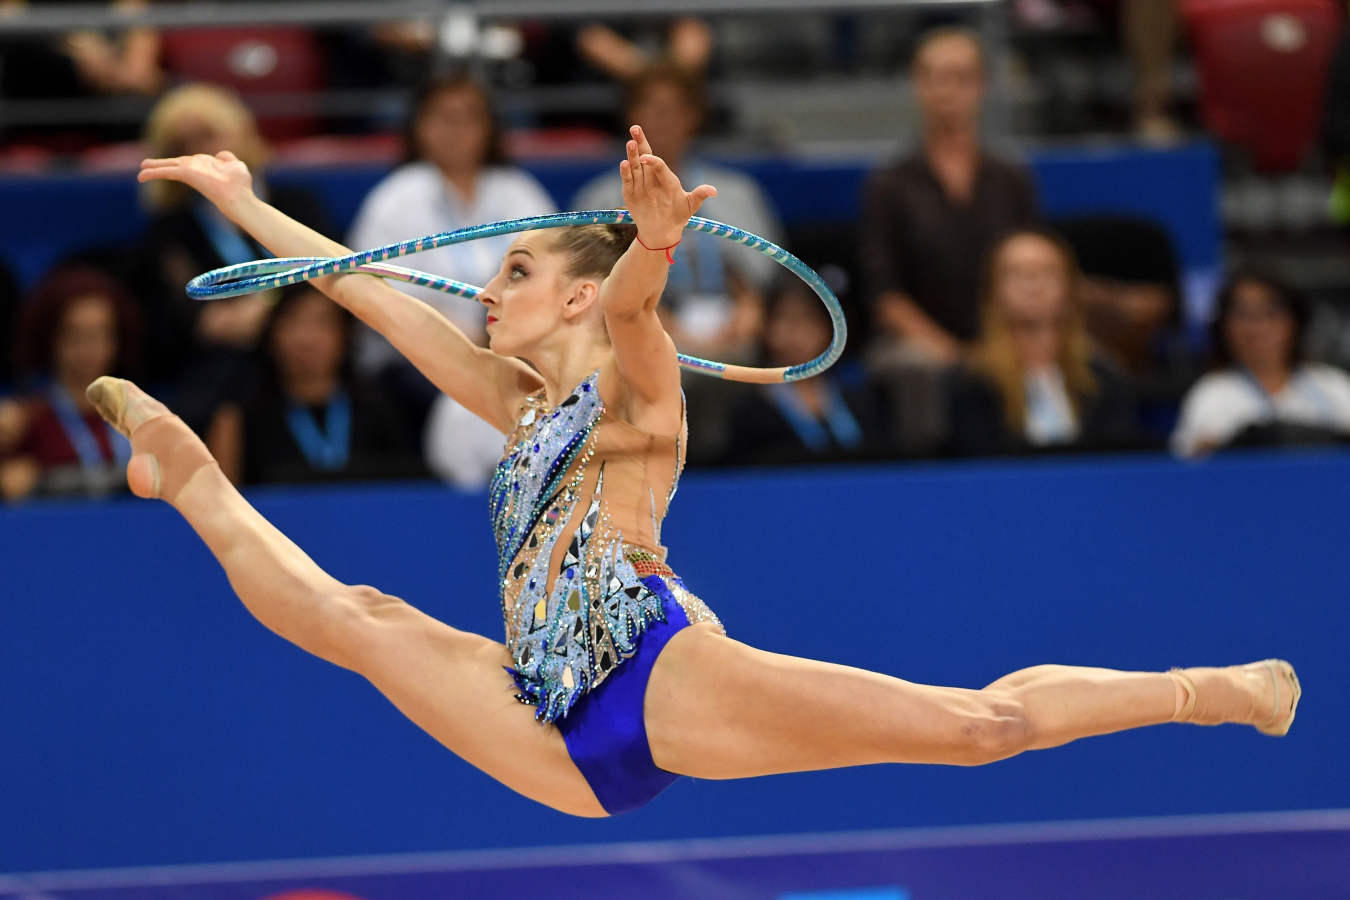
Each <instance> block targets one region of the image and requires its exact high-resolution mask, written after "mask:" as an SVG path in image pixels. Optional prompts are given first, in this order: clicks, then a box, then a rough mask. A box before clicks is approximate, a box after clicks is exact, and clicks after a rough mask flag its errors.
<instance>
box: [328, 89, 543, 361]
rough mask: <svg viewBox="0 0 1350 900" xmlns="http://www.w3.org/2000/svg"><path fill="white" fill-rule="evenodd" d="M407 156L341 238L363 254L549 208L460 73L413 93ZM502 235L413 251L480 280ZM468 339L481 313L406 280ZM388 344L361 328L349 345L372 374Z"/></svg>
mask: <svg viewBox="0 0 1350 900" xmlns="http://www.w3.org/2000/svg"><path fill="white" fill-rule="evenodd" d="M404 139H405V145H406V148H407V149H406V158H405V161H404V163H403V164H402V165H400V166H399V167H398V168H397V169H395V170H394V171H393V172H390V173H389V174H388V175H387V176H385V178H384V179H383V180H381V181H380V183H379V184H377V185H375V187H374V188H373V189H372V190H371V192H370V193H369V194H368V195H367V196H366V199H365V200H364V201H363V202H362V204H361V208H360V209H359V210H358V211H357V213H356V219H355V220H354V221H353V223H352V227H351V232H350V234H349V236H348V238H349V240H348V243H350V244H351V246H353V247H356V248H359V249H362V250H367V249H370V248H371V247H378V246H381V245H383V244H389V243H392V242H394V241H403V240H408V239H410V238H416V237H421V236H422V235H426V234H432V233H435V232H439V231H449V230H451V229H453V228H462V227H464V226H467V225H481V224H483V223H485V222H496V221H500V220H502V219H515V218H520V217H521V216H540V215H546V214H548V213H553V212H557V207H555V206H554V204H553V201H552V200H551V199H550V198H549V195H548V193H547V192H545V190H544V188H543V187H542V186H541V185H540V184H539V182H538V181H536V180H535V179H534V176H532V175H530V174H529V173H528V172H526V171H524V170H523V169H520V168H517V167H515V166H512V165H509V164H508V163H507V161H506V156H505V154H504V152H503V151H502V145H501V134H500V132H499V129H498V127H497V122H496V119H495V118H494V116H493V114H492V108H491V105H490V102H489V98H488V94H487V91H486V90H485V89H484V87H483V86H482V85H481V84H479V83H478V82H477V81H474V80H473V79H471V78H468V77H466V76H451V77H442V78H439V79H436V80H433V81H431V82H428V83H427V84H426V85H424V86H423V87H421V88H420V89H419V90H418V91H417V93H416V95H415V96H414V97H413V99H412V103H411V106H410V109H409V118H408V125H407V130H406V133H405V135H404ZM510 244H511V236H510V235H502V236H500V237H496V238H487V239H484V240H479V241H470V242H469V243H467V244H457V245H455V246H452V247H443V248H441V249H439V250H431V251H428V252H426V253H421V254H418V256H417V257H416V259H415V260H413V264H414V265H415V266H416V267H417V268H419V269H423V270H425V271H427V272H431V273H433V274H436V275H443V276H447V277H450V278H455V279H458V280H459V281H467V282H469V283H471V284H479V285H481V284H485V283H486V282H487V281H488V280H489V279H491V278H492V276H493V275H494V274H496V271H497V265H498V263H499V262H500V260H501V258H502V255H503V254H504V253H505V252H506V248H507V247H508V246H510ZM405 290H406V291H407V292H408V293H410V294H413V295H414V296H416V297H418V298H419V299H422V300H425V301H426V302H428V303H430V304H431V305H432V306H434V307H435V308H436V309H438V310H439V311H440V312H441V313H442V314H443V315H445V316H446V318H448V319H450V320H451V321H452V322H454V323H455V325H457V326H458V327H459V328H460V330H462V331H463V332H464V333H465V334H467V335H468V336H469V337H470V338H472V339H474V340H475V341H476V342H479V343H481V342H482V340H483V339H484V331H483V310H482V309H481V307H480V306H479V305H478V304H476V303H468V302H465V301H464V300H463V299H461V298H457V297H451V296H449V295H448V294H443V293H440V292H439V291H432V290H428V289H425V288H419V287H416V286H413V285H408V286H407V287H406V288H405ZM401 359H402V358H401V357H400V356H399V355H398V353H397V352H396V351H395V350H394V349H393V348H392V347H391V346H389V342H388V341H386V340H385V339H384V338H382V337H380V336H379V335H377V334H376V333H375V332H373V331H371V330H369V329H366V330H365V331H364V332H363V333H362V334H361V336H360V337H359V339H358V341H357V365H358V366H359V367H360V368H361V369H363V370H365V371H367V372H374V371H377V370H379V369H382V368H384V367H385V366H387V365H389V364H391V363H394V362H396V361H401Z"/></svg>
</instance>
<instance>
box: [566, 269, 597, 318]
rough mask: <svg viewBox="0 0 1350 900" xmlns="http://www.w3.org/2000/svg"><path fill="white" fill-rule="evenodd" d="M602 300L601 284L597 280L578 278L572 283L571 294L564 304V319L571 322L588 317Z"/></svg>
mask: <svg viewBox="0 0 1350 900" xmlns="http://www.w3.org/2000/svg"><path fill="white" fill-rule="evenodd" d="M599 299H600V282H599V280H597V279H595V278H577V279H575V280H574V281H573V282H572V289H571V293H570V294H568V296H567V300H566V301H565V302H564V303H563V318H564V319H567V320H568V321H569V322H571V321H576V320H578V319H580V318H581V317H582V316H584V315H586V313H587V311H589V310H590V309H591V307H593V306H595V305H596V302H597V301H598V300H599Z"/></svg>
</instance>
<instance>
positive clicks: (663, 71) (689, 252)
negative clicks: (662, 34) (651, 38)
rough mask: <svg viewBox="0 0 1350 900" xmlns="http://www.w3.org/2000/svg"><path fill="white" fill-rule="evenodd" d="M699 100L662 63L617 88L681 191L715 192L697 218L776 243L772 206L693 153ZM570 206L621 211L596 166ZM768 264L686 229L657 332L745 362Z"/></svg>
mask: <svg viewBox="0 0 1350 900" xmlns="http://www.w3.org/2000/svg"><path fill="white" fill-rule="evenodd" d="M706 107H707V102H706V97H705V95H704V89H703V83H702V82H701V81H699V80H698V79H697V78H696V77H695V76H693V75H690V74H688V73H687V72H686V71H685V70H684V69H681V68H679V67H678V66H674V65H669V64H659V65H653V66H650V67H648V68H646V69H643V70H642V71H641V72H640V73H639V74H638V75H637V76H636V77H635V78H633V79H632V80H631V81H630V82H628V84H627V97H626V105H625V113H624V115H625V116H626V118H625V123H626V125H633V124H635V125H641V126H642V129H643V131H645V132H646V134H647V140H648V141H650V142H651V145H652V149H653V150H654V151H655V153H656V155H657V156H659V157H661V158H662V159H663V160H665V162H666V164H667V165H669V166H670V168H671V170H672V171H674V172H675V173H676V174H677V175H679V177H680V181H681V183H683V184H686V185H688V186H689V187H690V188H691V189H692V188H693V187H695V186H697V185H699V184H711V185H713V186H714V187H716V188H717V196H716V197H713V198H711V199H710V200H707V201H706V202H704V204H703V207H702V208H701V209H700V210H699V215H700V216H703V217H704V218H707V219H717V220H718V221H721V222H727V223H729V224H732V225H736V226H738V227H740V228H743V229H745V230H746V231H751V232H754V233H755V234H758V235H761V236H762V237H766V238H768V239H769V240H771V241H774V242H779V241H780V240H781V235H782V233H783V230H782V226H781V224H780V223H779V221H778V216H777V214H776V213H775V212H774V210H773V205H772V204H771V203H770V202H769V199H768V197H766V196H765V194H764V192H763V190H762V189H761V188H760V187H759V185H758V184H757V183H756V182H755V180H754V179H753V178H751V177H750V176H748V175H745V174H744V173H741V172H737V171H736V170H734V169H728V168H725V167H723V166H719V165H715V164H713V163H710V162H708V161H706V160H704V159H701V158H699V157H698V156H697V155H695V154H694V153H693V152H692V150H693V142H694V139H695V137H697V135H698V132H699V127H700V125H701V124H702V119H703V115H704V112H705V111H706ZM626 131H627V128H626V127H625V132H626ZM573 204H574V205H575V207H576V208H577V209H613V208H615V207H618V206H622V205H623V198H622V196H621V192H620V186H619V180H618V179H617V178H615V177H614V173H613V171H610V170H609V169H606V170H605V171H604V172H602V173H601V174H600V175H597V176H596V177H595V178H594V179H592V180H591V181H589V182H587V183H586V185H585V186H584V187H582V189H581V190H580V191H579V192H578V193H577V196H576V198H575V199H574V200H573ZM776 269H777V266H776V265H775V264H774V262H773V260H771V259H769V258H768V257H766V256H763V255H761V254H758V253H754V252H752V251H749V250H746V249H745V248H736V247H735V246H733V245H732V244H730V243H729V242H727V241H725V240H722V239H719V238H715V237H712V236H711V235H706V234H695V233H689V232H686V234H685V236H684V239H683V241H682V242H681V244H680V248H679V250H678V251H677V252H676V253H675V263H674V265H672V266H671V267H670V278H669V280H667V282H666V290H665V293H664V294H663V295H662V297H661V307H660V309H661V311H662V313H663V315H665V317H666V330H667V331H669V332H670V335H671V337H673V338H674V339H675V346H677V347H679V348H680V350H681V351H682V352H684V353H692V354H694V355H696V356H709V357H712V358H714V359H719V360H728V359H745V358H747V357H748V356H749V355H750V354H752V353H753V352H754V350H755V348H756V346H757V345H758V341H759V339H760V336H761V333H762V329H763V327H764V313H763V307H764V292H765V291H766V290H767V289H768V288H769V285H770V282H771V281H772V279H773V277H774V275H775V274H776Z"/></svg>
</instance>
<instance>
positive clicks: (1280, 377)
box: [1172, 269, 1350, 457]
mask: <svg viewBox="0 0 1350 900" xmlns="http://www.w3.org/2000/svg"><path fill="white" fill-rule="evenodd" d="M1307 325H1308V307H1307V305H1306V304H1305V303H1304V301H1303V299H1302V298H1301V297H1300V296H1299V295H1298V294H1296V293H1295V292H1294V291H1293V290H1291V289H1290V288H1289V287H1287V286H1286V285H1284V284H1283V283H1282V282H1281V281H1280V280H1279V279H1277V278H1274V277H1272V276H1270V275H1267V274H1264V273H1262V272H1259V271H1257V270H1255V269H1247V270H1242V271H1239V272H1236V273H1234V274H1233V275H1232V276H1230V277H1229V279H1228V281H1227V282H1226V283H1225V284H1224V286H1223V288H1222V289H1221V290H1220V292H1219V298H1218V309H1217V310H1216V312H1215V318H1214V325H1213V340H1214V355H1215V368H1214V370H1213V371H1212V372H1210V373H1209V374H1208V375H1206V376H1205V377H1203V378H1201V379H1200V381H1199V382H1197V383H1196V385H1195V386H1194V387H1193V388H1191V390H1190V392H1189V393H1187V394H1186V399H1185V402H1184V403H1183V404H1182V407H1181V420H1180V422H1178V423H1177V429H1176V431H1175V432H1174V433H1173V435H1172V450H1173V452H1175V453H1177V454H1178V455H1180V456H1192V457H1193V456H1203V455H1205V454H1208V453H1211V452H1213V451H1215V450H1218V449H1221V448H1224V447H1232V446H1256V445H1280V444H1315V443H1328V442H1340V441H1344V440H1346V439H1348V438H1350V376H1348V375H1346V373H1344V372H1342V371H1341V370H1340V369H1336V368H1333V367H1331V366H1325V365H1319V364H1317V363H1312V362H1307V361H1306V360H1304V358H1303V350H1302V343H1303V336H1304V332H1305V330H1306V328H1307Z"/></svg>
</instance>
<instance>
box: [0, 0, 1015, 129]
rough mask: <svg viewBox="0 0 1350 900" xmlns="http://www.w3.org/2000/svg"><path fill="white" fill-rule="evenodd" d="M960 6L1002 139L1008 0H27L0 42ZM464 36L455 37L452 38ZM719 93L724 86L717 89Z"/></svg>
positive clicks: (44, 107)
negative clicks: (139, 1) (983, 66)
mask: <svg viewBox="0 0 1350 900" xmlns="http://www.w3.org/2000/svg"><path fill="white" fill-rule="evenodd" d="M935 8H936V9H951V10H953V11H962V12H965V13H968V14H970V15H972V16H973V17H974V18H975V24H976V27H977V28H978V30H979V32H980V35H981V37H982V39H983V41H984V44H985V47H986V50H987V52H988V55H989V64H990V73H991V76H992V77H991V78H990V80H989V90H988V93H989V98H988V101H989V102H988V104H987V109H986V120H985V127H986V132H987V133H988V134H989V135H990V136H1005V135H1007V134H1008V131H1009V119H1010V117H1009V115H1008V112H1007V102H1006V95H1005V87H1004V85H1005V84H1006V81H1007V79H1006V77H1005V76H1006V75H1007V73H1008V62H1007V23H1006V4H1005V3H1004V2H1003V0H730V2H729V0H654V2H650V3H633V2H632V0H569V2H567V3H562V2H558V0H478V2H455V3H446V2H443V0H385V2H381V3H378V4H372V3H369V2H366V0H359V2H349V0H314V2H302V3H284V2H282V3H277V2H258V0H241V2H237V3H224V2H197V3H189V4H162V5H161V4H150V5H148V6H146V7H144V8H143V9H140V10H136V11H120V10H117V9H114V8H113V7H112V6H111V5H110V4H97V3H88V4H72V5H64V4H63V5H59V6H39V5H27V6H23V7H18V8H9V9H6V10H5V11H3V12H0V38H6V39H9V40H14V39H24V38H33V39H37V38H39V37H41V36H43V35H50V34H59V33H61V32H63V31H69V30H77V29H104V30H117V29H124V28H131V27H137V26H144V27H155V28H175V27H192V28H210V27H238V26H282V25H312V26H315V27H320V28H333V27H339V28H340V27H355V26H361V25H370V24H375V23H379V22H391V21H409V20H421V21H428V22H432V23H434V24H435V25H436V26H437V29H438V33H439V35H440V40H438V41H437V46H436V51H435V52H436V53H437V54H438V55H439V57H440V58H441V59H442V60H446V61H458V62H461V63H467V64H469V65H470V66H471V67H473V66H475V65H476V64H477V62H478V61H479V59H478V56H477V49H478V42H477V41H475V40H472V39H470V40H467V41H466V40H465V39H464V35H465V34H468V35H473V34H475V33H476V32H477V30H478V29H480V28H482V27H484V26H488V25H492V24H496V23H503V22H512V21H518V20H533V21H547V20H553V21H558V20H572V21H577V20H581V21H587V20H590V21H594V20H604V21H620V20H630V21H631V20H634V19H651V18H661V17H668V16H672V15H698V16H706V17H710V18H723V17H730V16H755V15H769V14H782V13H791V12H803V13H804V12H818V13H819V12H824V13H841V14H842V13H860V14H868V13H873V14H877V13H890V12H907V11H920V10H926V9H935ZM452 34H453V35H456V36H457V38H455V39H451V38H450V35H452ZM710 87H711V89H712V93H713V95H714V96H718V95H719V94H720V93H721V91H720V90H719V85H717V84H713V85H710ZM592 88H593V86H586V88H584V89H583V90H591V93H590V95H589V96H588V97H579V96H576V95H577V91H578V88H577V87H575V86H567V85H558V86H553V85H536V86H532V87H530V88H527V89H525V90H523V91H522V90H517V91H515V92H514V96H513V98H512V106H515V107H517V108H520V107H529V108H533V109H534V110H535V111H547V112H571V111H577V110H586V109H589V108H591V107H596V108H600V107H603V108H606V109H608V108H612V104H613V103H614V102H616V98H617V95H616V94H615V93H614V92H612V91H605V90H603V89H601V90H599V91H598V92H596V91H594V90H592ZM403 94H404V90H403V87H402V86H400V87H399V88H398V89H394V90H378V89H377V90H339V91H325V92H320V93H319V94H316V95H314V96H312V97H310V98H308V99H309V102H308V104H307V105H308V108H309V109H310V110H311V111H312V112H313V113H315V114H318V115H324V116H339V117H341V116H346V115H352V116H360V115H361V114H363V113H367V112H369V111H370V110H371V109H374V108H380V109H382V110H385V111H389V110H392V109H393V108H394V107H398V108H399V109H401V107H402V101H403V99H404V97H403ZM294 99H295V98H294V97H293V96H292V95H277V96H275V97H269V96H267V95H256V96H250V98H249V102H250V105H251V106H252V107H253V108H254V110H255V112H257V113H258V114H259V115H260V116H262V117H264V118H266V117H268V116H269V115H273V114H276V115H286V114H287V112H288V111H290V110H293V109H294V105H293V101H294ZM149 105H150V100H149V99H147V98H136V97H101V98H98V99H97V100H93V101H91V100H89V99H68V100H67V99H44V100H8V101H6V102H5V103H4V104H3V106H2V107H0V124H7V125H11V126H13V125H23V126H45V125H58V124H65V123H79V124H81V125H98V124H109V123H119V122H137V121H140V120H141V119H142V118H143V117H144V115H145V114H146V112H147V111H148V109H149Z"/></svg>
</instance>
